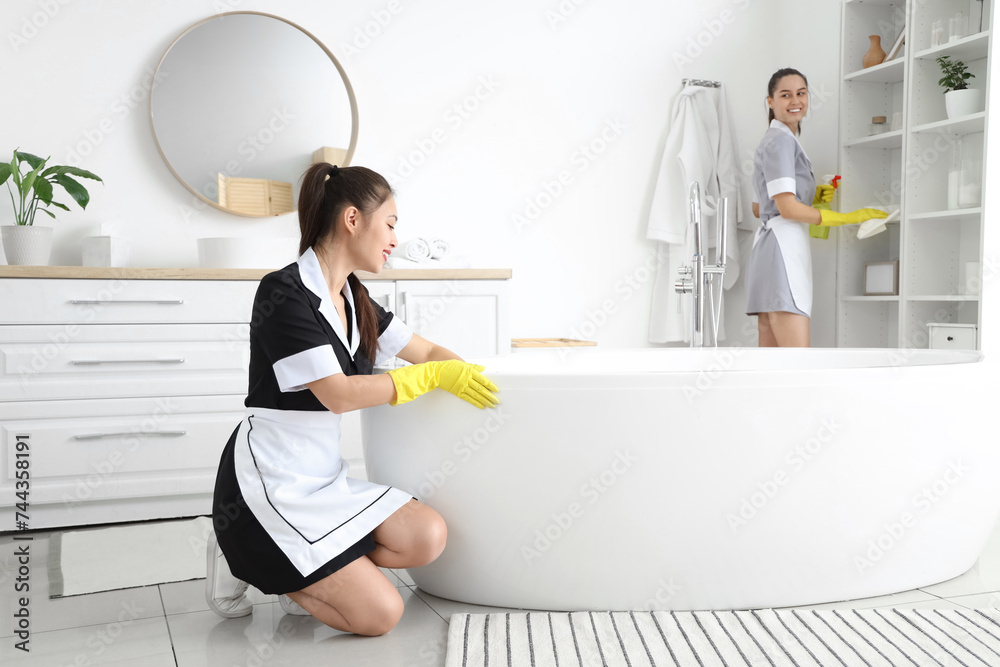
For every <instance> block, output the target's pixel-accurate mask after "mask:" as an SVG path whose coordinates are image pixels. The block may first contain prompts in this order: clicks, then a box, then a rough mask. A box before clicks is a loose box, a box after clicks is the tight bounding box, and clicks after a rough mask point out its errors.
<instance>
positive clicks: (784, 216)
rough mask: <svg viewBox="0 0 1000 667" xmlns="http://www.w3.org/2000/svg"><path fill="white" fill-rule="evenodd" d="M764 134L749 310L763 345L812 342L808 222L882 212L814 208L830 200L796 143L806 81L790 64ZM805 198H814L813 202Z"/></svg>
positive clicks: (854, 219) (771, 92)
mask: <svg viewBox="0 0 1000 667" xmlns="http://www.w3.org/2000/svg"><path fill="white" fill-rule="evenodd" d="M767 104H768V107H769V108H770V111H769V114H768V121H769V123H770V125H769V126H768V130H767V132H766V133H765V134H764V138H763V139H762V140H761V142H760V145H759V146H758V147H757V151H756V153H754V160H753V187H754V204H753V213H754V215H755V216H757V217H758V218H760V219H761V226H760V227H759V228H758V229H757V232H756V234H755V235H754V240H753V249H752V250H751V251H750V258H749V259H748V260H747V269H746V285H747V288H746V291H747V308H746V312H747V315H756V316H757V333H758V344H759V345H760V346H761V347H809V315H810V312H811V310H812V254H811V252H810V249H809V228H808V227H807V226H806V225H823V226H827V227H833V226H838V225H848V224H856V223H860V222H864V221H865V220H868V219H870V218H885V217H886V215H887V214H886V213H885V212H883V211H879V210H877V209H872V208H863V209H858V210H856V211H853V212H851V213H837V212H836V211H831V210H829V209H816V208H813V206H814V205H815V204H818V203H820V202H829V201H831V200H832V199H833V192H834V188H833V186H832V185H821V186H819V187H818V188H817V187H816V179H815V178H814V177H813V171H812V163H811V162H810V161H809V158H808V157H806V153H805V151H804V150H802V145H801V144H800V143H799V140H798V138H797V137H798V135H799V134H801V132H802V125H801V123H802V119H803V118H804V117H805V115H806V112H808V110H809V84H808V82H807V81H806V77H805V75H803V74H802V73H801V72H799V71H798V70H794V69H791V68H786V69H781V70H778V71H777V72H775V73H774V75H773V76H772V77H771V80H770V81H769V82H768V84H767ZM806 202H812V205H810V204H807V203H806Z"/></svg>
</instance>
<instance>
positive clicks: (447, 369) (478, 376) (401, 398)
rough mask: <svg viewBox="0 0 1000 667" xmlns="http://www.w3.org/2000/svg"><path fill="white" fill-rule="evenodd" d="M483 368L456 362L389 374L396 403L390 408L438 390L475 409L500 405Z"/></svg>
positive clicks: (432, 364) (408, 368)
mask: <svg viewBox="0 0 1000 667" xmlns="http://www.w3.org/2000/svg"><path fill="white" fill-rule="evenodd" d="M484 370H485V368H484V367H483V366H479V365H477V364H469V363H466V362H464V361H459V360H458V359H449V360H448V361H428V362H427V363H423V364H413V365H412V366H404V367H402V368H394V369H392V370H391V371H389V376H390V377H391V378H392V383H393V384H394V385H395V386H396V400H395V401H393V402H392V403H390V405H399V404H400V403H408V402H409V401H412V400H413V399H415V398H416V397H417V396H420V395H421V394H426V393H427V392H429V391H431V390H432V389H436V388H438V387H440V388H441V389H444V390H445V391H449V392H451V393H453V394H455V395H456V396H458V397H459V398H461V399H462V400H464V401H468V402H469V403H472V404H473V405H474V406H476V407H477V408H485V407H487V406H489V407H493V406H494V405H496V404H497V403H499V402H500V400H499V399H497V397H496V396H494V395H493V393H492V392H494V391H498V390H497V387H496V385H495V384H493V383H492V382H490V380H489V378H487V377H486V376H485V375H483V371H484Z"/></svg>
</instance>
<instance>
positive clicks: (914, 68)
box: [834, 0, 993, 348]
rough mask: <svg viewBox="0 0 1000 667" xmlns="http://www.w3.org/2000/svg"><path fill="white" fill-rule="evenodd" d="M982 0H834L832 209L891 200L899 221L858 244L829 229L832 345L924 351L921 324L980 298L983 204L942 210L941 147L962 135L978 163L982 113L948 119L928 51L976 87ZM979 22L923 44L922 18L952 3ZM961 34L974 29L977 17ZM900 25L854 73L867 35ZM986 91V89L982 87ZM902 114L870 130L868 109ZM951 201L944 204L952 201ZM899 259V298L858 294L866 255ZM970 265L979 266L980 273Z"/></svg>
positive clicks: (982, 46)
mask: <svg viewBox="0 0 1000 667" xmlns="http://www.w3.org/2000/svg"><path fill="white" fill-rule="evenodd" d="M992 5H993V0H984V2H978V0H974V1H973V2H970V0H845V2H844V4H843V17H842V22H841V26H842V28H841V29H842V35H841V37H842V39H841V45H842V48H841V53H842V61H841V121H840V142H841V150H840V174H841V175H842V176H843V177H844V180H843V186H842V188H841V192H839V193H838V196H837V199H838V201H835V202H834V207H835V208H837V209H838V210H842V211H850V210H853V209H856V208H861V207H863V206H871V205H876V206H899V207H901V215H900V218H899V221H898V222H896V223H890V224H889V225H888V230H887V232H885V233H882V234H879V235H876V236H873V237H869V238H868V239H862V240H859V239H858V238H857V237H856V235H855V234H854V233H853V229H854V228H846V229H838V230H837V232H836V233H837V244H838V247H837V250H838V260H837V264H838V271H837V315H838V316H837V344H838V345H839V346H841V347H901V348H925V347H928V342H929V340H930V338H929V331H928V327H927V325H928V324H930V323H937V324H948V323H954V324H966V325H968V324H972V325H976V326H979V324H980V321H981V310H982V308H981V304H980V299H979V297H978V295H976V294H972V293H969V292H971V291H973V290H971V289H970V288H969V287H968V285H969V284H970V281H971V283H972V285H973V287H974V286H975V284H976V278H977V277H978V276H971V275H970V276H967V275H965V274H966V273H967V267H969V266H970V264H971V265H972V267H971V268H973V269H974V268H975V267H976V266H977V265H976V264H975V263H978V266H980V267H981V265H982V264H981V263H982V247H983V244H982V236H983V222H984V210H983V208H982V207H981V206H977V207H972V208H949V200H948V178H949V169H950V167H951V163H952V153H953V151H954V150H956V148H955V147H956V145H957V144H958V143H959V142H961V143H962V147H963V150H964V151H965V155H967V156H968V155H973V156H974V157H977V158H978V159H979V162H980V164H981V165H982V170H981V171H980V179H982V180H983V183H985V178H984V174H985V173H986V165H985V164H983V157H984V151H983V148H984V146H985V141H986V132H987V125H988V123H987V112H985V111H984V112H981V113H976V114H972V115H970V116H966V117H963V118H956V119H947V117H946V113H945V106H944V95H943V92H944V90H943V89H942V88H941V87H940V86H939V85H938V80H939V79H940V78H941V71H940V67H939V66H938V64H937V62H936V59H937V58H938V57H940V56H943V55H948V56H951V58H952V60H962V61H963V62H965V63H966V64H967V65H968V69H969V71H970V72H972V73H973V74H975V78H974V79H973V80H972V86H973V87H976V88H983V89H985V88H986V87H987V86H988V83H989V73H990V63H991V61H992V37H991V30H990V26H991V23H992V15H993V11H992V9H993V7H992ZM979 7H982V16H983V18H982V29H981V30H980V31H978V32H976V33H975V34H970V35H968V36H966V37H964V38H961V39H958V40H955V41H952V42H946V43H944V44H941V45H938V46H931V26H932V24H933V22H934V21H935V20H941V21H942V22H943V24H944V26H945V32H946V35H945V39H946V40H947V32H948V31H947V27H948V19H949V17H951V16H952V15H953V14H955V13H956V12H958V11H965V12H967V13H971V12H978V11H979V10H978V8H979ZM971 22H972V25H971V26H970V30H975V29H976V27H977V26H976V25H975V24H976V23H978V16H975V17H974V18H972V21H971ZM900 31H905V34H906V37H905V45H904V47H903V49H902V51H901V53H900V54H899V55H898V56H897V57H896V58H895V59H893V60H890V61H887V62H884V63H882V64H880V65H876V66H874V67H870V68H867V69H865V68H864V67H863V66H862V62H861V61H862V58H863V57H864V55H865V53H866V52H867V51H868V48H869V46H870V40H869V36H870V35H876V34H877V35H880V36H881V42H882V48H883V49H884V50H885V51H887V52H888V51H889V48H890V46H891V45H892V44H893V42H894V41H895V40H896V37H897V35H899V33H900ZM985 94H986V96H987V99H988V95H989V93H988V90H986V91H985ZM896 113H898V114H900V115H901V127H900V128H898V129H896V130H894V131H890V132H887V133H884V134H880V135H876V136H869V126H870V123H871V119H872V117H873V116H886V117H887V118H888V119H890V120H891V119H892V117H893V114H896ZM952 203H954V202H952ZM896 259H898V260H899V286H900V287H899V294H898V295H896V296H864V295H863V294H864V288H863V274H864V265H865V263H866V262H885V261H891V260H896ZM980 270H981V269H980Z"/></svg>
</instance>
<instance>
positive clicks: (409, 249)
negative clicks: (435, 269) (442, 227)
mask: <svg viewBox="0 0 1000 667" xmlns="http://www.w3.org/2000/svg"><path fill="white" fill-rule="evenodd" d="M396 252H398V253H399V254H400V255H401V256H402V257H404V258H405V259H408V260H410V261H411V262H424V261H426V260H428V259H430V258H431V247H430V245H428V243H427V241H425V240H423V239H422V238H419V237H417V238H412V239H410V240H409V241H404V242H403V243H401V244H400V245H399V248H398V249H397V250H396Z"/></svg>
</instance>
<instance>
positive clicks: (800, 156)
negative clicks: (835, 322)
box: [746, 120, 816, 317]
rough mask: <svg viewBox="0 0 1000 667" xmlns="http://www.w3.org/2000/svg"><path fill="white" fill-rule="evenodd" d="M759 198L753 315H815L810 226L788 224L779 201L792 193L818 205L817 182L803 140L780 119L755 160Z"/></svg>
mask: <svg viewBox="0 0 1000 667" xmlns="http://www.w3.org/2000/svg"><path fill="white" fill-rule="evenodd" d="M753 188H754V200H755V201H756V202H757V203H758V205H759V207H760V219H761V226H760V227H759V228H758V229H757V232H756V233H755V234H754V240H753V249H752V250H751V251H750V258H749V259H748V260H747V268H746V293H747V307H746V313H747V315H757V314H759V313H773V312H779V311H784V312H789V313H796V314H799V315H805V316H806V317H809V314H810V313H811V311H812V254H811V252H810V250H809V225H808V224H807V223H803V222H797V221H794V220H786V219H785V218H782V217H781V214H780V213H779V212H778V206H777V204H775V202H774V199H772V197H774V196H775V195H777V194H780V193H782V192H792V193H794V194H795V198H796V199H798V200H799V201H800V202H802V203H805V204H809V205H811V204H812V201H813V196H814V194H815V192H816V179H815V177H814V176H813V171H812V163H811V162H810V161H809V158H808V157H807V156H806V153H805V151H804V150H803V149H802V145H801V144H800V143H799V140H798V139H797V138H796V137H795V135H794V134H792V131H791V130H790V129H788V126H787V125H785V124H784V123H782V122H781V121H779V120H772V121H771V125H770V127H769V128H768V130H767V132H766V133H765V134H764V138H763V139H762V140H761V142H760V145H759V146H758V147H757V151H756V152H755V153H754V158H753Z"/></svg>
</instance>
